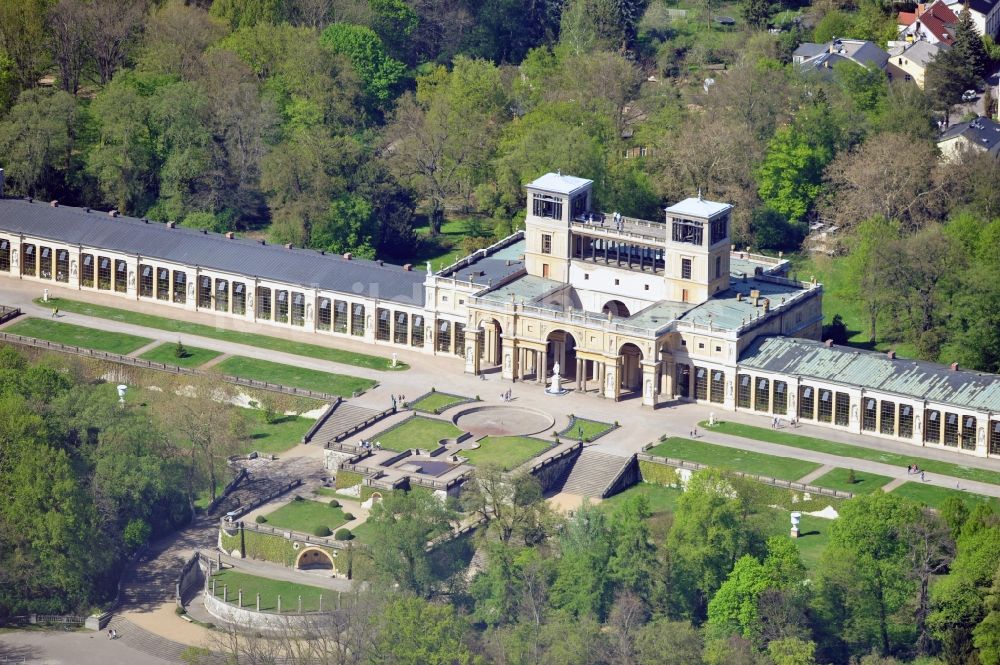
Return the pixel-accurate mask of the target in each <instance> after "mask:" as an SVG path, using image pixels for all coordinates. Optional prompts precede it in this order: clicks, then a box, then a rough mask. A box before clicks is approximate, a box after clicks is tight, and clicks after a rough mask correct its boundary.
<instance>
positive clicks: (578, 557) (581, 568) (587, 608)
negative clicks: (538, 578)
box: [551, 504, 612, 618]
mask: <svg viewBox="0 0 1000 665" xmlns="http://www.w3.org/2000/svg"><path fill="white" fill-rule="evenodd" d="M559 551H560V556H559V559H558V561H557V563H556V578H555V580H554V581H553V583H552V589H551V597H552V605H553V607H555V608H557V609H561V610H563V611H565V612H566V613H567V614H568V615H570V616H575V617H583V616H593V617H597V618H601V617H604V616H605V614H606V613H607V609H608V606H609V605H610V603H611V600H612V589H611V580H610V577H609V575H608V563H609V560H610V558H611V542H610V534H609V531H608V524H607V518H606V517H605V514H604V512H603V511H601V510H600V509H599V508H597V507H595V506H590V505H589V504H585V505H584V506H582V507H581V508H580V510H578V511H577V513H576V515H575V516H574V517H573V518H572V519H571V520H570V521H569V522H567V524H566V526H565V527H564V528H563V530H562V533H561V534H560V537H559Z"/></svg>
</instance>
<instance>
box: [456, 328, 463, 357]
mask: <svg viewBox="0 0 1000 665" xmlns="http://www.w3.org/2000/svg"><path fill="white" fill-rule="evenodd" d="M455 355H456V356H464V355H465V324H464V323H456V324H455Z"/></svg>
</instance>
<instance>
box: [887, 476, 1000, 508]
mask: <svg viewBox="0 0 1000 665" xmlns="http://www.w3.org/2000/svg"><path fill="white" fill-rule="evenodd" d="M892 493H893V494H898V495H900V496H905V497H906V498H908V499H913V500H914V501H919V502H920V503H925V504H927V505H928V506H930V507H931V508H940V507H941V506H942V505H944V502H945V499H947V498H948V497H950V496H957V497H958V498H960V499H962V500H963V501H965V503H966V504H968V505H969V507H970V508H971V507H972V506H974V505H975V504H977V503H984V502H989V503H992V504H993V506H994V507H995V508H998V509H1000V500H998V499H996V498H995V497H989V496H983V495H982V494H973V493H972V492H963V491H962V490H960V489H953V488H951V487H940V486H935V485H928V484H926V483H921V482H916V481H911V482H907V483H903V484H902V485H900V486H899V487H897V488H896V489H894V490H892Z"/></svg>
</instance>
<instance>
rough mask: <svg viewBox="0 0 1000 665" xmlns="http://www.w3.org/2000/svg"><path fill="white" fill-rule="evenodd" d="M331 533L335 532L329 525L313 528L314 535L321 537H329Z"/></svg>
mask: <svg viewBox="0 0 1000 665" xmlns="http://www.w3.org/2000/svg"><path fill="white" fill-rule="evenodd" d="M331 533H333V532H332V531H330V527H328V526H326V525H324V526H318V527H316V528H315V529H313V535H314V536H319V537H320V538H327V537H329V535H330V534H331Z"/></svg>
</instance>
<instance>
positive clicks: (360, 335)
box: [0, 171, 1000, 457]
mask: <svg viewBox="0 0 1000 665" xmlns="http://www.w3.org/2000/svg"><path fill="white" fill-rule="evenodd" d="M592 184H593V183H592V182H591V181H590V180H586V179H582V178H576V177H572V176H567V175H562V174H560V173H549V174H546V175H544V176H542V177H540V178H538V179H537V180H535V181H534V182H531V183H529V184H528V185H527V187H526V189H527V213H526V219H525V230H524V231H522V232H518V233H516V234H514V235H512V236H510V237H508V238H506V239H504V240H502V241H501V242H498V243H496V244H495V245H493V246H491V247H488V248H486V249H483V250H479V251H478V252H475V253H474V254H472V255H471V256H468V257H466V258H464V259H462V260H460V261H458V262H456V263H454V264H453V265H451V266H448V267H446V268H444V269H443V270H439V271H437V272H433V271H431V270H430V265H428V266H427V268H428V270H427V271H426V272H422V271H417V270H413V267H412V266H410V265H405V266H396V265H391V264H387V263H384V262H382V261H367V260H361V259H357V258H354V257H352V256H351V255H350V254H345V255H343V256H339V255H330V254H325V253H323V252H321V251H316V250H308V249H299V248H292V247H291V246H281V245H272V244H266V243H264V242H263V241H254V240H248V239H240V238H236V237H234V236H233V234H231V233H230V234H224V235H223V234H215V233H208V232H204V231H199V230H194V229H186V228H181V227H179V226H177V225H175V224H173V223H166V224H163V223H158V222H152V221H149V220H145V219H135V218H130V217H125V216H122V215H119V214H118V213H117V212H115V211H111V212H110V213H108V212H98V211H96V210H89V209H83V208H72V207H66V206H62V205H60V204H59V203H58V202H56V201H53V202H48V203H46V202H38V201H31V200H30V199H29V200H25V199H2V198H0V277H3V278H6V279H19V280H29V281H37V282H39V283H40V284H42V285H44V284H54V285H59V286H63V287H67V288H72V289H76V290H78V291H79V292H80V293H81V297H82V298H85V295H84V294H86V293H87V292H92V293H106V294H110V295H116V296H119V297H121V298H122V300H123V301H129V300H131V301H139V302H146V303H149V304H154V305H159V306H161V307H162V310H163V313H164V314H167V315H169V313H170V310H171V308H180V309H187V310H190V311H199V312H210V313H212V314H214V315H217V316H222V317H227V318H233V319H236V320H239V321H242V322H245V323H246V324H247V326H248V327H257V326H260V327H262V328H263V327H270V328H275V329H277V330H275V331H273V332H276V333H280V330H281V329H298V330H304V331H307V332H310V333H313V334H315V335H317V337H320V338H322V337H330V338H333V339H336V338H338V337H340V338H353V339H360V340H363V341H365V342H366V343H370V344H375V345H385V346H387V347H390V348H409V349H414V350H418V351H421V352H424V353H428V354H435V355H444V356H459V357H461V358H463V359H464V367H465V371H466V372H469V373H473V374H479V373H482V372H495V373H497V374H499V375H500V376H502V377H503V378H504V379H507V380H509V381H518V382H535V383H537V384H538V390H539V394H540V395H541V394H542V391H543V388H544V386H545V385H546V384H547V383H548V382H551V381H552V375H553V373H554V371H555V369H556V365H558V369H559V377H560V380H561V385H562V387H563V388H565V389H570V390H575V391H579V392H586V393H591V394H594V395H597V396H601V397H604V398H607V399H609V400H621V399H629V398H634V399H636V400H638V401H640V402H641V403H642V404H643V405H646V406H649V407H656V406H658V405H660V404H664V403H667V402H673V401H676V400H682V401H695V402H702V403H705V404H710V405H718V408H719V409H720V411H725V410H745V411H749V412H754V413H759V414H762V415H767V416H770V417H781V418H784V419H793V418H795V419H799V420H802V421H808V422H812V423H816V424H821V425H825V426H829V427H832V428H838V429H843V430H845V431H850V432H854V433H858V434H866V435H870V436H874V437H882V438H888V439H892V440H897V441H906V442H910V443H913V444H915V445H923V446H934V447H940V448H943V449H951V450H955V451H957V452H963V453H966V454H971V455H977V456H981V457H985V456H998V457H1000V377H998V376H996V375H990V374H982V373H978V372H969V371H965V370H961V369H959V368H958V367H957V365H952V366H951V367H947V366H942V365H937V364H934V363H927V362H920V361H912V360H904V359H901V358H896V357H895V356H894V355H893V354H892V353H891V352H890V353H889V354H882V353H876V352H869V351H859V350H856V349H853V348H845V347H837V346H834V345H832V344H830V343H824V342H823V341H822V340H821V335H822V320H823V314H822V293H823V289H822V286H821V285H819V284H817V283H816V282H815V281H810V282H799V281H795V280H791V279H788V278H787V277H786V276H785V272H786V269H787V267H788V263H787V262H786V261H784V260H782V259H781V258H772V257H765V256H758V255H753V254H749V253H748V252H738V251H733V248H732V242H731V240H730V217H731V212H732V206H730V205H729V204H726V203H718V202H713V201H708V200H705V199H703V198H702V197H701V196H700V195H699V196H697V197H692V198H688V199H685V200H684V201H681V202H679V203H677V204H675V205H672V206H670V207H669V208H667V209H666V211H665V217H664V219H663V220H659V221H646V220H639V219H632V218H628V217H623V216H621V215H618V214H617V213H607V212H603V213H602V212H599V211H597V210H595V209H594V205H593V204H594V201H593V198H592V194H591V190H592ZM0 194H2V171H0Z"/></svg>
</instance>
